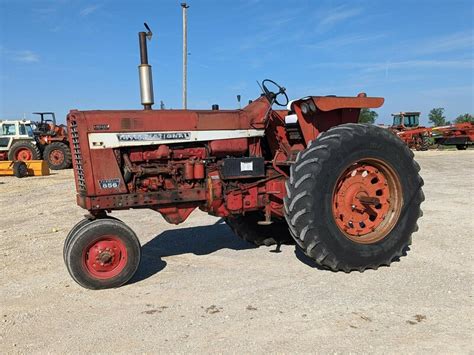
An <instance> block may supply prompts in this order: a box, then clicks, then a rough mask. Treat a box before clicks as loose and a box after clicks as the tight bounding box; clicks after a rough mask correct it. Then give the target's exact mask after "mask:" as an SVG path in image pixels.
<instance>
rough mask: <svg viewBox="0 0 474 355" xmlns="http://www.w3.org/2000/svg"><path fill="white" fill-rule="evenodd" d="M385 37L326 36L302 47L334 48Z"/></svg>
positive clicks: (382, 35) (381, 35) (359, 35)
mask: <svg viewBox="0 0 474 355" xmlns="http://www.w3.org/2000/svg"><path fill="white" fill-rule="evenodd" d="M383 37H385V34H374V35H363V34H354V35H348V36H339V37H334V38H328V39H325V40H322V41H319V42H316V43H311V44H304V45H303V47H305V48H308V49H334V48H336V47H344V46H348V45H352V44H355V43H362V42H370V41H375V40H377V39H380V38H383Z"/></svg>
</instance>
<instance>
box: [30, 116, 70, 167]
mask: <svg viewBox="0 0 474 355" xmlns="http://www.w3.org/2000/svg"><path fill="white" fill-rule="evenodd" d="M33 114H34V115H39V116H40V121H37V122H35V125H36V129H35V130H34V132H33V133H34V135H35V139H36V142H37V144H38V147H39V148H40V149H41V152H42V156H43V160H46V161H47V162H48V165H49V167H50V169H53V170H60V169H67V168H70V167H71V161H72V156H71V148H70V147H69V142H68V137H67V132H66V129H65V127H63V126H60V125H57V124H56V117H55V114H54V112H33Z"/></svg>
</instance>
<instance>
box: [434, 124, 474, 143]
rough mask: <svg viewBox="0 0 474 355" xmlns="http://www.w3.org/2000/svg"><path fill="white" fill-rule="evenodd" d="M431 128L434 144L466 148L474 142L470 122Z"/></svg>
mask: <svg viewBox="0 0 474 355" xmlns="http://www.w3.org/2000/svg"><path fill="white" fill-rule="evenodd" d="M432 130H433V137H434V142H435V144H441V145H455V146H456V148H457V149H458V150H466V149H467V147H468V146H470V145H472V144H474V124H473V123H472V122H465V123H458V124H454V125H449V126H442V127H434V128H433V129H432Z"/></svg>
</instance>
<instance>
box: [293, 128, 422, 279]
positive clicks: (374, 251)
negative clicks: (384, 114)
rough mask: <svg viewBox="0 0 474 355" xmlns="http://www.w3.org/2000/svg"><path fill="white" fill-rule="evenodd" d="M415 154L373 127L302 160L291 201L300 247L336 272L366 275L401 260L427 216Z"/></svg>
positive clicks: (316, 144) (316, 147)
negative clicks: (359, 272) (419, 224)
mask: <svg viewBox="0 0 474 355" xmlns="http://www.w3.org/2000/svg"><path fill="white" fill-rule="evenodd" d="M413 156H414V155H413V152H412V151H411V150H410V149H409V148H408V147H407V146H406V145H405V144H404V143H403V141H401V140H400V139H399V138H397V137H396V136H395V135H393V134H391V133H390V132H388V131H387V130H385V129H382V128H380V127H376V126H372V125H363V124H344V125H340V126H337V127H334V128H331V129H330V130H328V131H327V132H325V133H323V134H322V135H321V136H320V137H318V139H317V140H315V141H313V142H311V143H310V144H309V146H308V147H307V148H306V149H305V150H304V151H302V152H300V153H299V154H298V156H297V159H296V162H295V164H293V165H292V166H291V176H290V179H289V180H288V181H287V197H286V198H285V212H286V219H287V221H288V224H289V226H290V230H291V233H292V235H293V237H294V238H295V240H296V242H297V244H298V245H299V246H300V247H301V248H302V249H303V251H304V252H305V254H306V255H308V256H309V257H310V258H312V259H313V260H314V261H315V262H316V263H317V264H319V265H321V266H323V267H326V268H329V269H331V270H334V271H338V270H343V271H345V272H350V271H352V270H359V271H364V270H365V269H368V268H372V269H376V268H378V267H379V266H381V265H389V264H390V263H391V262H392V261H393V260H394V259H396V258H398V257H401V256H402V255H403V254H404V252H405V251H406V250H407V248H408V246H409V245H410V243H411V235H412V233H413V232H415V231H416V230H417V229H418V227H417V220H418V218H419V217H420V216H421V210H420V204H421V202H422V201H423V200H424V195H423V192H422V189H421V187H422V185H423V180H422V179H421V177H420V176H419V174H418V172H419V170H420V167H419V165H418V164H417V163H416V162H415V161H414V159H413Z"/></svg>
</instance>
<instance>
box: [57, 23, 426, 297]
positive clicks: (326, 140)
mask: <svg viewBox="0 0 474 355" xmlns="http://www.w3.org/2000/svg"><path fill="white" fill-rule="evenodd" d="M147 37H148V38H150V37H151V33H150V32H148V33H145V32H140V33H139V40H140V54H141V65H140V66H139V74H140V88H141V98H142V104H143V106H144V110H120V111H102V110H101V111H78V110H72V111H70V113H69V114H68V117H67V123H68V132H69V137H70V142H71V146H72V149H73V167H74V176H75V182H76V190H77V203H78V205H79V206H80V207H82V208H84V209H86V210H88V215H87V216H86V218H85V219H83V220H82V221H80V222H79V223H78V224H76V226H74V227H73V228H72V229H71V231H70V232H69V234H68V236H67V237H66V240H65V242H64V252H63V256H64V261H65V264H66V266H67V269H68V271H69V273H70V275H71V276H72V278H73V279H74V280H75V281H76V282H77V283H78V284H80V285H82V286H83V287H86V288H91V289H101V288H110V287H118V286H120V285H122V284H124V283H126V282H127V281H128V280H130V278H131V277H132V276H133V275H134V273H135V271H136V270H137V268H138V265H139V263H140V243H139V241H138V238H137V236H136V235H135V233H134V232H133V231H132V229H131V228H130V227H128V226H127V225H126V224H125V223H123V222H122V221H120V220H118V219H116V218H114V217H112V216H110V215H109V214H110V212H112V211H114V210H127V209H131V208H134V209H143V208H147V209H152V210H155V211H157V212H159V213H160V214H161V215H162V216H163V217H164V218H165V220H166V221H168V222H169V223H173V224H179V223H182V222H184V221H185V220H186V218H187V217H188V216H189V215H190V214H191V212H192V211H194V210H195V209H196V208H199V209H200V210H201V211H205V212H207V213H209V214H211V215H213V216H218V217H222V218H223V219H224V220H225V222H226V223H227V224H228V225H229V227H230V228H231V229H232V230H233V231H234V232H235V234H237V235H238V236H239V237H241V238H243V239H245V240H247V241H249V242H252V243H254V244H256V245H271V244H275V243H276V244H281V243H288V242H292V241H295V242H296V243H297V245H298V247H299V248H301V249H302V250H303V252H304V253H306V255H307V256H309V257H310V258H311V259H313V260H314V261H315V262H316V263H317V264H319V265H321V266H323V267H325V268H328V269H330V270H333V271H339V270H341V271H344V272H350V271H353V270H358V271H364V270H365V269H368V268H372V269H377V268H378V267H379V266H382V265H389V264H390V263H391V262H392V261H393V260H395V259H397V258H399V257H401V256H403V255H404V253H405V251H406V250H407V248H408V245H409V244H410V243H411V235H412V233H413V232H415V231H416V230H417V220H418V218H419V217H420V216H421V210H420V204H421V202H422V201H423V200H424V196H423V192H422V185H423V180H422V179H421V177H420V176H419V170H420V167H419V165H418V164H417V163H416V162H415V161H414V159H413V153H412V152H411V151H410V150H409V149H408V147H407V146H406V145H405V144H404V143H403V142H402V141H401V140H400V139H398V138H397V137H395V135H393V134H392V133H391V132H389V131H387V130H385V129H383V128H380V127H376V126H373V125H365V124H357V123H356V122H357V121H358V117H359V112H360V109H361V108H376V107H380V106H381V105H382V104H383V102H384V99H383V98H377V97H367V95H365V94H363V93H361V94H359V95H357V96H356V97H336V96H330V97H324V96H308V97H304V98H301V99H298V100H293V101H291V102H288V101H289V100H288V96H287V94H286V89H285V88H284V87H282V86H280V85H278V84H276V83H275V82H274V81H272V80H268V79H266V80H264V81H263V82H262V84H261V87H262V91H263V93H262V95H261V96H260V97H259V98H257V99H256V100H255V101H253V102H251V103H250V104H249V105H248V106H246V107H244V108H243V109H239V110H218V109H213V110H152V105H153V103H154V100H153V91H152V80H151V67H150V66H149V65H148V58H147V48H146V38H147ZM273 105H279V106H283V107H285V106H286V109H282V110H273V109H272V107H273ZM214 108H217V107H214Z"/></svg>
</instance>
